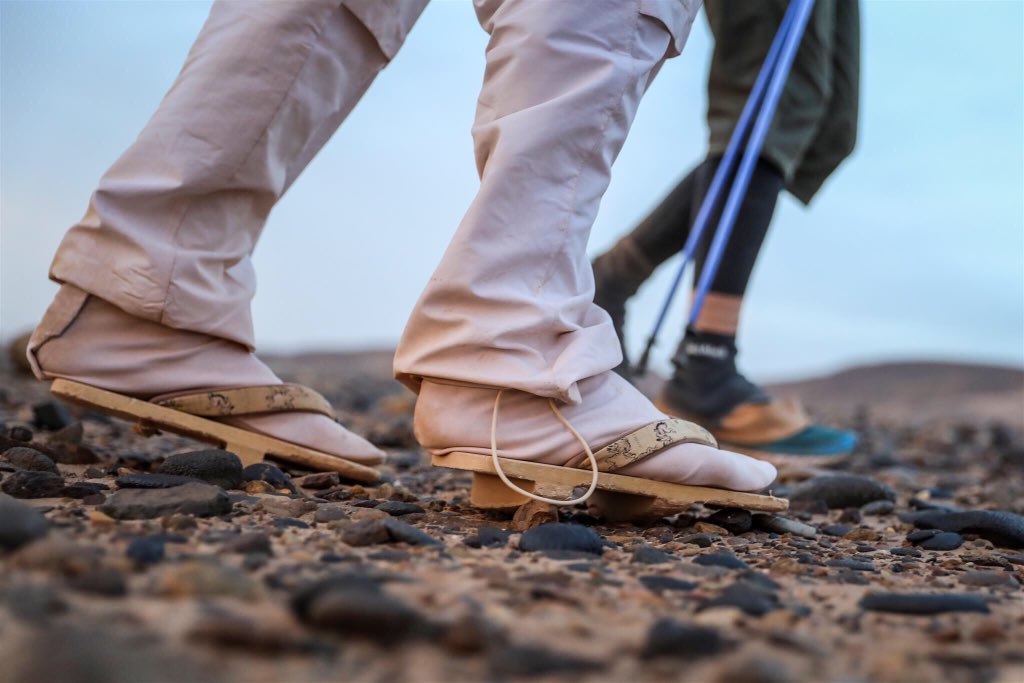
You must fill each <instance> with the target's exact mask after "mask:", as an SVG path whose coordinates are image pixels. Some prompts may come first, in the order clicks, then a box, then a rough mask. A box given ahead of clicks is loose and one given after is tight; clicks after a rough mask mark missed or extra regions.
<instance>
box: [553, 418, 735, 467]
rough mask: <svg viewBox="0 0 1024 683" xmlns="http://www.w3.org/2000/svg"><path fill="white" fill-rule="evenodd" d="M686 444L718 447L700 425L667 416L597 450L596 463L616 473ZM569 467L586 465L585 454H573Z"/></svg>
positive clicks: (713, 438) (567, 464) (595, 454)
mask: <svg viewBox="0 0 1024 683" xmlns="http://www.w3.org/2000/svg"><path fill="white" fill-rule="evenodd" d="M685 443H699V444H702V445H705V446H711V447H713V448H717V447H718V442H717V441H715V437H713V436H712V435H711V433H710V432H709V431H708V430H706V429H704V428H703V427H701V426H700V425H698V424H694V423H693V422H687V421H686V420H680V419H678V418H667V419H664V420H658V421H657V422H652V423H650V424H647V425H644V426H643V427H641V428H640V429H638V430H636V431H635V432H631V433H629V434H627V435H625V436H623V437H622V438H619V439H616V440H615V441H613V442H611V443H610V444H608V445H607V446H605V447H604V448H602V449H601V450H599V451H597V452H595V453H594V457H595V458H596V459H597V466H598V469H599V470H600V471H601V472H614V471H615V470H619V469H622V468H623V467H625V466H626V465H631V464H633V463H635V462H639V461H641V460H643V459H644V458H648V457H650V456H652V455H654V454H655V453H657V452H658V451H662V450H664V449H666V448H668V447H669V446H675V445H678V444H685ZM566 466H567V467H576V468H582V467H586V466H587V457H586V454H582V455H579V456H576V457H574V458H573V459H572V460H570V461H569V462H567V463H566Z"/></svg>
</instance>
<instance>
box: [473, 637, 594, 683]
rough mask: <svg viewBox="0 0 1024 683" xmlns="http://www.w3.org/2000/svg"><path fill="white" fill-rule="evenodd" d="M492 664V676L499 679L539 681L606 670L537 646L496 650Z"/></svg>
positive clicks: (592, 663)
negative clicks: (513, 678)
mask: <svg viewBox="0 0 1024 683" xmlns="http://www.w3.org/2000/svg"><path fill="white" fill-rule="evenodd" d="M488 661H489V665H490V671H491V676H492V677H493V678H494V679H495V680H504V679H506V678H509V677H522V678H539V677H541V676H550V675H552V674H583V673H587V672H590V671H600V670H601V669H603V668H604V664H602V663H601V662H596V661H594V660H591V659H583V658H581V657H576V656H574V655H570V654H567V653H565V652H557V651H555V650H548V649H547V648H543V647H537V646H535V645H501V646H498V647H495V648H492V650H491V652H490V656H489V658H488Z"/></svg>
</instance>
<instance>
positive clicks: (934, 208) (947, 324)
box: [0, 0, 1024, 381]
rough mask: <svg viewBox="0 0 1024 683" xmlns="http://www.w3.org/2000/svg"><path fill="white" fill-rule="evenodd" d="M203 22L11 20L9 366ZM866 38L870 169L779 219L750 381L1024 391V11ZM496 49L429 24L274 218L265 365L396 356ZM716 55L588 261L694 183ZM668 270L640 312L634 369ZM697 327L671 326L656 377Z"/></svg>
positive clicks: (198, 14)
mask: <svg viewBox="0 0 1024 683" xmlns="http://www.w3.org/2000/svg"><path fill="white" fill-rule="evenodd" d="M208 8H209V2H207V1H205V0H201V1H199V0H197V1H194V2H189V1H173V0H172V1H168V2H159V3H148V2H79V3H66V2H48V1H39V2H34V1H33V2H20V1H12V0H4V1H3V2H2V3H0V338H2V339H3V341H8V340H9V339H10V338H11V337H13V336H15V335H17V334H19V333H21V332H23V331H25V330H26V329H28V328H30V327H31V326H32V325H33V324H34V322H35V321H37V320H38V318H39V317H40V316H41V315H42V312H43V310H44V309H45V307H46V305H47V304H48V303H49V300H50V298H51V297H52V295H53V293H54V292H55V291H56V286H55V285H54V284H53V283H49V282H48V281H47V280H46V279H45V278H46V271H47V267H48V265H49V261H50V259H51V258H52V255H53V252H54V250H55V249H56V247H57V244H58V243H59V241H60V238H61V237H62V235H63V233H64V231H65V230H66V229H67V228H68V227H69V226H70V225H72V224H73V223H75V222H76V221H77V220H78V219H79V218H80V217H81V215H82V214H83V213H84V211H85V208H86V206H87V203H88V198H89V194H90V192H91V191H92V189H93V186H94V185H95V183H96V181H97V179H98V178H99V176H100V174H102V173H103V171H104V170H105V169H106V168H107V167H108V166H109V165H110V164H111V163H112V162H113V161H114V159H115V158H116V157H117V156H118V155H119V154H120V153H121V151H123V150H124V148H125V147H126V146H127V145H128V144H130V143H131V141H132V140H133V139H134V137H135V136H136V135H137V133H138V131H139V130H140V129H141V127H142V126H143V125H144V124H145V122H146V120H147V119H148V118H149V116H150V115H151V113H152V112H153V110H154V109H155V108H156V106H157V104H158V103H159V101H160V98H161V97H162V95H163V93H164V92H165V91H166V90H167V88H168V87H169V86H170V84H171V83H172V82H173V79H174V77H175V76H176V74H177V72H178V70H179V69H180V67H181V64H182V62H183V60H184V57H185V54H186V52H187V50H188V48H189V46H190V45H191V43H192V40H193V39H194V37H195V35H196V33H197V32H198V31H199V28H200V27H201V25H202V22H203V21H204V19H205V17H206V13H207V11H208ZM862 21H863V24H862V38H863V45H862V59H863V62H862V84H861V86H862V99H861V126H860V137H859V142H858V147H857V149H856V151H855V152H854V154H853V156H852V157H851V158H850V159H849V160H847V161H846V162H845V163H844V165H843V166H842V167H841V168H840V169H839V170H838V171H837V173H836V174H835V175H834V176H833V177H832V178H831V179H830V180H829V181H828V183H827V184H826V186H825V188H824V189H823V191H822V192H821V193H820V194H819V195H818V196H817V197H816V198H815V200H814V202H813V203H812V205H811V206H810V207H807V208H804V207H802V206H800V205H799V204H798V203H797V202H796V201H795V200H793V199H792V198H790V197H788V196H785V197H784V198H783V199H782V200H781V201H780V203H779V208H778V210H777V212H776V217H775V220H774V222H773V226H772V229H771V231H770V232H769V236H768V240H767V242H766V245H765V248H764V249H763V251H762V253H761V256H760V259H759V262H758V266H757V269H756V270H755V272H754V276H753V279H752V281H751V285H750V288H749V290H748V296H747V300H746V305H745V307H744V313H743V322H742V328H741V333H740V338H739V346H740V349H741V354H740V365H741V368H742V369H743V370H745V371H746V372H747V373H748V374H749V375H750V376H751V377H752V378H754V379H757V380H760V381H780V380H784V379H794V378H803V377H810V376H816V375H820V374H825V373H830V372H834V371H837V370H840V369H843V368H847V367H851V366H855V365H860V364H875V363H884V362H892V361H946V362H964V363H979V364H988V365H1002V366H1012V367H1024V3H1021V2H1015V1H1012V0H1011V1H1007V2H999V1H994V0H989V1H983V2H938V1H929V2H880V1H868V2H865V3H863V13H862ZM485 44H486V34H484V32H483V31H482V30H481V29H480V28H479V26H478V25H477V23H476V19H475V16H474V13H473V10H472V8H471V7H470V6H469V4H468V3H465V2H444V1H439V0H434V2H433V3H432V4H431V5H430V6H428V8H427V10H426V11H425V13H424V15H423V17H422V18H421V19H420V21H419V23H418V25H417V26H416V27H415V28H414V30H413V31H412V33H411V35H410V37H409V39H408V41H407V43H406V45H405V47H404V48H403V50H402V51H401V52H400V53H399V55H398V56H397V58H396V59H395V60H394V62H393V63H392V64H391V65H390V66H389V67H388V68H387V69H386V70H385V71H384V72H383V73H382V74H381V76H380V77H378V79H377V81H376V83H375V84H374V85H373V86H372V87H371V88H370V90H369V92H368V93H367V95H366V97H365V98H364V99H363V101H362V102H361V103H360V104H359V105H358V106H357V108H356V110H355V111H354V112H353V114H352V115H351V116H350V117H349V120H348V121H346V123H344V124H343V125H342V127H341V129H340V130H339V131H338V133H337V134H336V135H335V136H334V137H333V138H332V139H331V141H330V142H329V143H328V144H327V146H326V147H325V148H324V149H323V150H322V151H321V153H320V154H319V155H318V157H317V158H316V159H314V160H313V162H312V163H311V164H310V166H309V168H308V169H307V170H306V172H305V173H304V174H303V176H302V177H300V178H299V180H298V181H297V182H296V184H295V186H294V187H293V188H292V189H291V190H290V192H289V193H288V194H287V195H286V196H285V197H284V198H283V199H282V201H281V202H280V203H279V205H278V206H277V207H276V208H275V210H274V212H273V213H272V214H271V217H270V220H269V222H268V225H267V228H266V230H265V232H264V235H263V238H262V240H261V243H260V245H259V247H258V248H257V250H256V253H255V257H254V258H255V264H256V270H257V274H258V277H259V290H258V293H257V296H256V300H255V302H254V314H255V319H256V326H257V339H258V341H259V344H260V349H259V350H260V351H262V352H267V353H275V354H280V353H292V352H301V351H324V350H353V349H375V348H390V347H393V346H394V344H395V342H396V341H397V338H398V336H399V334H400V333H401V330H402V327H403V325H404V322H405V318H406V316H407V315H408V312H409V310H410V309H411V307H412V305H413V304H414V302H415V300H416V298H417V297H418V295H419V292H420V290H421V288H422V287H423V285H424V284H425V283H426V281H427V278H429V276H430V273H431V272H432V270H433V268H434V266H435V265H436V263H437V261H438V259H439V258H440V256H441V253H442V252H443V250H444V248H445V246H446V244H447V241H448V238H449V237H450V235H451V234H452V232H453V231H454V229H455V227H456V225H457V224H458V221H459V220H460V218H461V216H462V213H463V212H464V210H465V209H466V207H467V206H468V205H469V202H470V200H471V199H472V197H473V194H474V192H475V189H476V186H477V178H476V172H475V166H474V161H473V154H472V144H471V139H470V135H469V129H470V125H471V123H472V119H473V113H474V107H475V101H476V96H477V91H478V90H479V85H480V80H481V78H482V74H483V49H484V46H485ZM709 50H710V39H709V35H708V31H707V27H706V23H705V21H704V19H703V17H702V16H701V17H699V18H698V20H697V22H696V23H695V25H694V30H693V33H692V35H691V38H690V41H689V44H688V45H687V47H686V50H685V52H684V54H683V55H682V56H681V57H679V58H677V59H674V60H671V61H670V62H668V63H667V64H666V65H665V67H664V68H663V69H662V71H661V73H660V74H659V76H658V78H657V80H656V81H655V83H654V85H653V86H652V87H651V89H650V91H649V93H648V95H647V97H646V99H645V100H644V103H643V104H642V106H641V108H640V112H639V114H638V117H637V119H636V122H635V124H634V127H633V130H632V132H631V134H630V138H629V140H628V141H627V143H626V146H625V148H624V149H623V151H622V154H621V155H620V157H619V160H618V162H617V163H616V165H615V168H614V172H613V179H612V183H611V187H610V189H609V191H608V193H607V195H606V196H605V199H604V201H603V203H602V207H601V212H600V215H599V217H598V220H597V222H596V224H595V226H594V230H593V233H592V236H591V240H590V249H589V252H590V254H591V255H592V256H595V255H597V254H599V253H601V252H602V251H603V250H604V249H607V248H608V247H610V246H611V245H612V244H614V242H615V241H616V240H617V239H618V238H619V237H620V236H621V235H622V234H624V233H625V232H627V231H628V230H630V229H631V228H632V227H633V226H634V225H635V224H636V223H637V222H638V221H639V220H641V219H642V218H643V217H644V216H645V215H646V213H647V212H648V211H649V210H650V209H651V208H653V207H654V206H655V205H656V204H657V203H658V201H659V200H660V199H661V198H662V197H663V196H664V194H665V193H666V192H667V191H668V190H669V189H671V188H672V187H673V186H674V185H675V183H676V182H677V181H678V180H679V179H680V178H681V177H682V176H683V175H684V174H685V173H686V172H688V170H689V169H690V168H692V167H693V166H694V165H696V164H697V163H699V161H700V160H701V159H702V157H703V155H704V153H705V149H706V126H705V121H704V109H705V106H706V98H705V92H704V83H705V78H706V74H707V62H708V57H709ZM676 264H677V261H676V259H672V260H670V261H669V262H668V263H667V264H666V265H665V267H663V268H661V269H660V270H659V271H658V273H657V274H656V276H655V277H653V278H652V279H651V280H650V281H649V283H648V284H646V285H645V286H644V287H643V288H642V289H641V291H640V292H639V294H638V296H637V297H636V300H635V303H633V304H632V306H631V308H630V319H629V326H628V332H629V346H630V349H631V351H632V355H633V356H634V358H635V356H636V355H637V354H638V352H639V350H640V349H641V348H642V345H643V342H644V340H645V339H646V336H647V335H648V333H649V329H650V326H651V324H652V323H653V320H654V317H655V315H656V314H657V311H658V308H659V307H660V305H661V301H662V299H663V297H664V296H665V293H666V292H667V289H668V286H669V283H670V281H671V279H672V276H673V273H674V271H675V268H676ZM348 292H351V293H353V295H351V296H349V295H348V294H347V293H348ZM371 292H372V293H373V294H374V296H369V293H371ZM686 298H687V297H678V298H677V301H685V300H686ZM684 315H685V310H684V308H683V307H682V305H677V306H676V308H675V309H674V310H673V314H672V315H671V316H670V318H669V321H668V322H667V324H666V327H665V331H664V333H663V335H662V340H661V341H660V343H659V345H658V347H657V348H656V355H655V357H654V363H653V367H654V368H655V369H656V370H661V371H664V370H665V369H666V368H667V367H668V358H669V357H670V356H671V354H672V351H673V350H674V347H675V344H676V342H677V340H678V336H679V334H680V333H681V330H682V326H683V320H684Z"/></svg>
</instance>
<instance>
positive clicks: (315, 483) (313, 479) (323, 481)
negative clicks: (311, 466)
mask: <svg viewBox="0 0 1024 683" xmlns="http://www.w3.org/2000/svg"><path fill="white" fill-rule="evenodd" d="M295 483H296V484H297V485H298V486H301V487H302V488H304V489H329V488H332V487H334V486H337V485H338V484H340V483H341V476H340V475H339V474H338V473H337V472H317V473H316V474H308V475H306V476H305V477H302V478H301V479H296V480H295Z"/></svg>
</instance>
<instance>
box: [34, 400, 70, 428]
mask: <svg viewBox="0 0 1024 683" xmlns="http://www.w3.org/2000/svg"><path fill="white" fill-rule="evenodd" d="M32 424H33V426H35V428H36V429H46V430H49V431H56V430H58V429H64V428H65V427H67V426H68V425H69V424H71V414H70V413H69V412H68V409H67V407H65V406H64V404H63V403H58V402H57V401H46V402H45V403H38V404H36V405H34V406H32Z"/></svg>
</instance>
